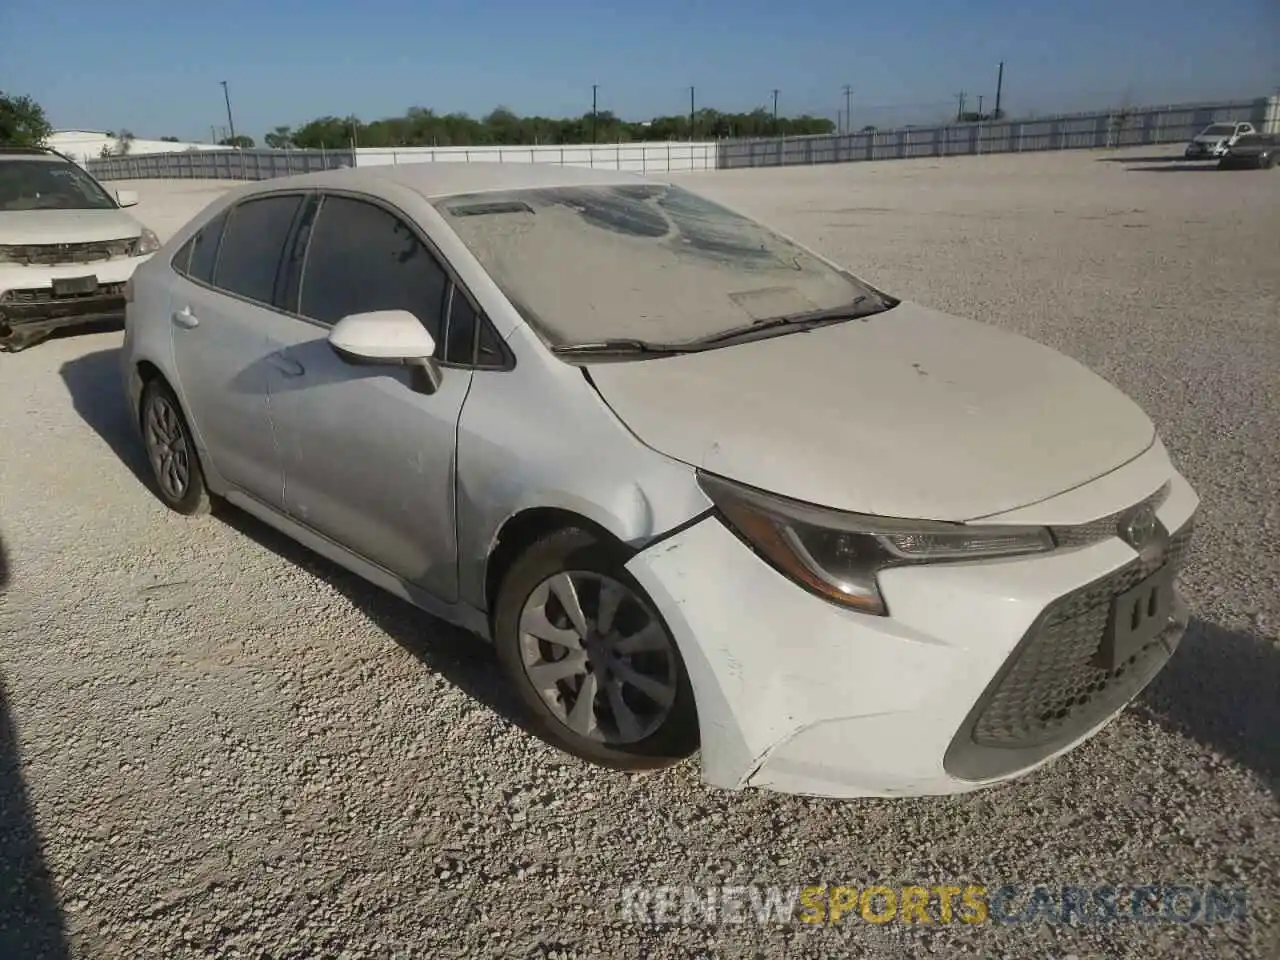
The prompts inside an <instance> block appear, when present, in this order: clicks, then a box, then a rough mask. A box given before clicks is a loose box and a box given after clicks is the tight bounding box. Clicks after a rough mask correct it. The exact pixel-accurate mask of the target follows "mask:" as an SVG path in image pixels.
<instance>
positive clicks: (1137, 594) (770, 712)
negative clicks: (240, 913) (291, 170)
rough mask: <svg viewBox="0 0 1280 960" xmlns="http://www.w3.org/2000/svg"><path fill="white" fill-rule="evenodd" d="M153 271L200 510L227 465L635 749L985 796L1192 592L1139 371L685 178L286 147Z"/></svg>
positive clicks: (284, 515) (260, 501) (834, 791)
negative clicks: (323, 163) (1100, 362)
mask: <svg viewBox="0 0 1280 960" xmlns="http://www.w3.org/2000/svg"><path fill="white" fill-rule="evenodd" d="M130 298H131V299H130V301H129V305H128V319H127V321H126V325H125V340H124V348H123V350H122V354H121V362H122V367H123V369H122V374H123V378H124V382H125V385H126V390H127V395H128V398H129V405H130V409H131V411H132V415H133V418H134V422H135V423H136V424H137V426H138V428H139V432H140V435H141V438H142V442H143V445H144V447H145V449H146V453H147V458H148V460H149V462H150V464H151V467H152V470H153V472H154V480H155V489H156V492H157V494H158V495H159V497H160V499H161V500H162V501H163V502H164V503H165V504H167V505H168V506H169V507H170V508H172V509H173V510H175V511H178V512H180V513H186V514H194V513H200V512H203V511H205V510H206V509H207V508H208V507H209V506H210V497H211V496H213V497H216V498H219V499H221V500H225V501H226V502H228V503H230V504H232V505H234V506H236V507H239V508H241V509H244V510H246V511H248V512H249V513H252V514H254V515H255V516H257V517H259V518H261V519H262V520H263V521H265V522H267V523H269V524H271V525H272V526H274V527H276V528H277V529H279V530H281V531H283V532H284V533H286V534H287V535H288V536H290V537H293V538H295V539H296V540H298V541H299V542H300V543H302V544H305V545H306V546H308V547H309V548H311V549H313V550H316V551H317V552H319V553H321V554H323V555H324V556H326V557H328V558H330V559H331V560H333V561H334V562H336V563H339V564H342V565H344V566H346V567H347V568H349V569H351V570H353V571H355V572H356V573H358V574H359V575H361V576H363V577H365V578H366V579H368V580H369V581H370V582H372V583H375V584H378V585H379V586H381V587H383V588H385V589H387V590H389V591H391V592H392V593H395V594H396V595H398V596H400V597H403V598H405V599H407V600H409V601H411V602H413V603H415V604H417V605H419V606H420V607H422V608H423V609H425V610H429V611H432V612H434V613H436V614H437V615H439V616H441V617H444V618H446V619H448V620H450V621H452V622H454V623H456V624H459V625H462V626H464V627H466V628H468V629H470V630H473V631H474V632H475V633H477V634H479V635H480V636H482V637H485V638H487V639H489V640H491V641H492V642H493V643H494V644H495V646H496V648H497V655H498V661H499V663H500V664H501V666H502V668H503V670H504V672H505V674H506V677H507V679H508V680H509V682H510V683H511V684H512V685H513V687H514V689H515V691H516V693H517V695H518V696H519V697H520V699H521V701H522V702H523V704H524V705H525V707H526V709H527V711H528V714H529V717H530V718H531V720H532V722H533V724H534V725H535V726H536V727H537V729H538V730H539V732H540V733H541V734H542V735H543V736H544V737H545V738H546V739H547V740H548V741H549V742H551V743H554V744H556V745H558V746H560V747H562V748H563V749H565V750H567V751H569V752H571V753H574V754H576V755H577V756H579V757H582V758H584V759H587V760H590V761H592V762H595V763H598V764H602V765H605V766H610V767H619V768H626V769H635V768H641V767H653V766H662V765H666V764H670V763H673V762H675V761H677V760H679V759H681V758H682V757H685V756H687V755H689V754H691V753H692V752H694V751H695V750H697V749H698V748H699V747H700V748H701V754H702V757H701V760H702V775H703V777H704V779H705V781H706V782H707V783H709V784H713V785H715V786H719V787H725V788H730V789H736V788H743V787H761V788H768V789H773V790H780V791H789V792H797V793H808V794H823V795H829V796H844V797H849V796H864V795H880V796H903V795H908V794H945V793H956V792H961V791H965V790H973V789H976V788H978V787H981V786H984V785H987V784H991V783H995V782H998V781H1000V780H1004V779H1007V778H1010V777H1014V776H1019V775H1021V774H1025V773H1027V772H1028V771H1029V770H1032V769H1034V768H1035V767H1037V766H1039V765H1041V764H1043V763H1045V762H1048V761H1049V760H1050V759H1052V758H1053V757H1055V756H1058V755H1059V754H1061V753H1063V752H1064V751H1067V750H1069V749H1071V748H1072V747H1074V746H1076V745H1077V744H1079V743H1080V742H1082V741H1083V740H1084V739H1086V738H1087V737H1089V736H1090V735H1092V734H1093V733H1095V732H1096V731H1098V730H1099V729H1101V728H1102V726H1104V725H1105V724H1106V723H1107V722H1108V721H1109V720H1110V719H1111V718H1112V717H1113V716H1115V714H1116V713H1117V712H1118V711H1119V710H1120V709H1121V708H1122V707H1123V706H1124V705H1125V704H1126V703H1128V702H1129V700H1131V699H1132V698H1133V697H1134V696H1135V695H1136V694H1137V693H1138V692H1139V691H1140V690H1141V689H1142V688H1143V687H1144V686H1145V685H1146V684H1147V683H1148V682H1149V681H1150V680H1151V679H1152V678H1153V677H1154V676H1155V675H1156V673H1157V672H1159V670H1160V669H1161V668H1162V667H1163V666H1164V664H1165V663H1166V661H1167V660H1168V659H1169V657H1170V655H1171V654H1172V653H1173V652H1174V650H1175V648H1176V647H1177V645H1178V643H1179V641H1180V639H1181V637H1182V635H1183V632H1184V630H1185V628H1186V626H1187V620H1188V614H1187V608H1186V605H1185V604H1184V603H1183V602H1182V601H1181V600H1180V599H1179V597H1178V593H1177V591H1176V589H1175V577H1176V575H1177V573H1178V570H1179V568H1180V566H1181V564H1182V560H1183V558H1184V555H1185V553H1186V550H1187V547H1188V543H1189V541H1190V538H1191V531H1192V522H1193V520H1192V518H1193V515H1194V513H1195V511H1196V506H1197V503H1198V499H1197V497H1196V494H1195V493H1194V491H1193V490H1192V488H1191V487H1190V486H1189V485H1188V484H1187V482H1186V480H1184V479H1183V478H1182V476H1181V475H1180V474H1179V473H1178V471H1177V470H1176V469H1175V467H1174V465H1173V464H1172V463H1171V462H1170V459H1169V457H1168V456H1167V454H1166V452H1165V448H1164V447H1163V445H1162V444H1161V442H1160V439H1159V437H1158V436H1157V434H1156V431H1155V428H1154V426H1153V425H1152V423H1151V421H1150V420H1149V419H1148V418H1147V417H1146V415H1145V414H1144V413H1143V412H1142V411H1141V410H1140V409H1139V408H1138V407H1137V406H1136V405H1135V404H1134V403H1133V402H1132V401H1130V400H1129V399H1128V398H1126V397H1125V396H1124V395H1123V394H1122V393H1120V391H1118V390H1117V389H1115V388H1114V387H1113V386H1111V385H1110V384H1108V383H1107V382H1106V381H1104V380H1102V379H1100V378H1099V377H1097V376H1096V375H1094V374H1093V373H1090V372H1089V371H1088V370H1087V369H1085V368H1084V367H1083V366H1081V365H1080V364H1078V363H1076V362H1075V361H1073V360H1071V359H1069V358H1067V357H1065V356H1063V355H1062V354H1060V353H1056V352H1054V351H1053V350H1051V349H1049V348H1048V347H1045V346H1042V345H1040V344H1038V343H1035V342H1033V341H1031V340H1027V339H1025V338H1022V337H1019V336H1016V335H1014V334H1012V333H1009V332H1006V331H1003V330H1000V329H997V328H996V327H993V326H990V325H987V324H983V323H978V322H974V321H972V320H962V319H959V318H956V317H952V316H948V315H946V314H943V313H940V312H938V311H936V310H932V309H929V308H928V307H925V306H922V305H920V304H915V303H908V302H904V301H901V300H899V299H897V298H895V297H892V296H890V295H888V294H886V293H884V292H882V291H879V290H876V289H875V288H873V287H872V286H870V285H869V284H867V283H865V282H864V281H862V280H860V279H858V278H857V277H856V276H854V275H853V274H852V273H851V272H849V271H848V270H847V269H845V268H843V267H840V266H838V265H836V264H834V263H832V262H831V261H829V260H826V259H824V258H823V257H821V256H819V255H818V254H816V253H815V252H813V251H812V250H809V249H807V248H805V247H803V246H801V245H800V244H798V243H796V242H794V241H792V240H790V239H788V238H787V237H785V236H782V235H780V234H778V233H776V232H775V231H773V230H770V229H769V228H767V227H765V226H763V225H762V224H760V223H758V222H756V221H754V220H752V219H750V218H748V217H745V216H743V215H741V214H739V213H735V212H734V211H732V210H728V209H726V208H724V207H722V206H719V205H717V204H714V203H711V202H709V201H707V200H706V199H704V198H702V197H700V196H698V195H696V194H694V193H692V192H690V191H688V190H685V189H682V188H681V187H679V186H677V185H673V184H670V183H666V182H662V181H658V180H650V179H645V178H641V177H639V176H635V175H632V174H626V173H619V172H612V171H601V170H588V169H583V168H576V167H557V166H552V165H549V164H519V163H505V164H496V163H494V164H489V163H473V164H462V163H439V164H437V163H422V164H404V165H400V166H385V167H373V168H366V169H359V168H357V169H354V170H342V171H330V172H327V173H319V174H308V175H306V176H300V177H289V178H284V179H279V180H271V181H265V182H263V183H259V184H254V185H251V186H247V187H240V188H236V189H234V190H232V191H230V192H229V193H227V194H226V195H225V196H224V197H221V198H219V199H218V200H216V201H214V202H213V203H212V204H211V205H210V206H209V207H208V208H207V209H206V210H205V211H204V212H203V213H202V214H201V215H200V216H198V217H196V218H195V219H194V220H193V221H192V222H191V223H189V224H188V225H187V226H186V227H184V228H183V229H182V230H180V231H179V232H178V233H177V234H176V235H175V236H174V237H173V238H172V239H171V240H169V241H168V242H167V243H166V244H165V246H164V247H163V248H162V249H161V251H160V252H159V253H158V254H157V255H156V256H155V257H153V258H152V260H151V261H150V262H149V263H147V264H145V265H143V267H142V268H141V269H139V270H138V272H137V274H135V276H134V279H133V282H132V283H131V284H130ZM294 620H295V622H293V623H291V624H290V629H294V630H299V631H303V632H305V631H306V629H307V625H306V621H305V617H302V618H294ZM424 628H425V629H427V630H430V629H431V628H430V625H429V624H425V623H424ZM317 656H319V657H323V656H324V653H323V652H322V651H317Z"/></svg>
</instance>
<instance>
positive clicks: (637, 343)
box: [551, 338, 687, 357]
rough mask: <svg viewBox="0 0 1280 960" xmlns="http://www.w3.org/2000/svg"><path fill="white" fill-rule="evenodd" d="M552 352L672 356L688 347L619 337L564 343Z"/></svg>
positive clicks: (568, 354)
mask: <svg viewBox="0 0 1280 960" xmlns="http://www.w3.org/2000/svg"><path fill="white" fill-rule="evenodd" d="M551 352H552V353H554V354H556V355H557V356H561V357H575V356H592V357H595V356H607V355H610V354H622V355H628V356H655V357H656V356H670V355H672V354H677V353H686V352H687V350H686V348H685V347H684V346H683V345H681V344H675V343H650V342H649V341H648V340H635V339H632V338H618V339H614V340H591V341H587V342H585V343H562V344H559V345H557V346H554V347H552V348H551Z"/></svg>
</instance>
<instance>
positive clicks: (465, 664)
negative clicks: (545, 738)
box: [214, 504, 537, 736]
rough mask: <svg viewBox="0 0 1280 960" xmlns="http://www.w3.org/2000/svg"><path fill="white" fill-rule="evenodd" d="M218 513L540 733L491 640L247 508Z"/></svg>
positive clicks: (501, 712) (511, 719) (455, 680)
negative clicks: (507, 679)
mask: <svg viewBox="0 0 1280 960" xmlns="http://www.w3.org/2000/svg"><path fill="white" fill-rule="evenodd" d="M214 515H215V516H216V517H217V518H218V519H219V520H221V521H222V522H223V523H225V524H227V526H229V527H231V528H233V529H234V530H235V531H236V532H238V533H240V534H242V535H243V536H246V537H249V538H250V539H252V540H253V541H255V542H256V543H258V544H259V545H261V546H263V547H265V548H266V549H268V550H270V551H271V552H272V553H274V554H276V555H277V556H278V557H280V558H281V559H282V560H285V561H286V562H288V563H290V564H292V565H294V566H296V567H299V568H301V569H303V570H305V571H307V572H308V573H310V574H311V575H312V576H314V577H318V578H319V579H321V580H323V581H324V582H325V583H327V584H328V585H329V586H331V587H333V588H334V589H335V590H337V591H338V592H339V593H341V594H342V595H343V596H344V597H346V598H347V600H349V601H350V602H351V604H352V605H353V606H354V607H355V608H356V609H357V610H359V611H360V612H361V613H362V614H363V615H364V616H365V617H367V618H368V619H369V621H370V622H372V623H373V624H374V625H376V626H377V627H378V628H379V629H380V630H382V632H383V633H385V634H387V636H389V637H390V638H391V639H392V640H394V641H395V642H396V643H397V644H399V645H400V647H401V648H403V649H404V650H405V651H406V652H408V653H410V654H411V655H413V656H414V657H415V658H416V659H417V660H418V661H419V662H420V663H422V665H423V666H425V667H426V668H427V669H428V670H430V671H431V672H432V673H435V674H438V675H440V676H441V677H443V678H444V679H446V680H448V681H449V682H450V683H452V684H453V685H454V686H455V687H457V688H458V689H459V690H461V691H462V692H463V693H465V694H466V695H467V696H469V697H471V698H472V699H473V700H476V701H478V702H479V703H481V704H483V705H484V706H486V707H488V708H489V709H490V710H492V711H493V712H494V713H496V714H498V716H500V717H501V718H502V719H504V720H505V721H507V722H508V723H510V724H512V725H514V726H516V727H519V728H520V729H521V730H523V731H525V732H526V733H528V734H531V735H533V736H537V733H536V732H535V731H534V730H533V729H532V727H531V726H529V724H528V722H527V720H526V719H525V716H524V714H523V712H522V710H521V708H520V703H519V701H518V700H517V699H516V698H515V696H514V695H513V694H512V693H511V691H510V688H509V687H508V686H507V684H506V683H505V681H504V680H503V677H502V673H501V671H500V668H499V665H498V658H497V655H496V654H495V653H494V651H493V647H492V646H490V645H489V644H488V643H486V642H485V641H483V640H481V639H480V638H479V637H477V636H475V635H474V634H472V633H469V632H467V631H466V630H462V629H461V628H459V627H455V626H453V625H452V624H450V623H446V622H445V621H443V620H440V619H438V618H436V617H433V616H432V615H431V614H429V613H426V612H424V611H422V610H419V609H418V608H417V607H415V606H413V605H412V604H410V603H408V602H406V601H404V600H401V599H400V598H399V597H395V596H392V595H391V594H389V593H387V592H386V591H385V590H382V589H381V588H379V587H375V586H373V585H372V584H371V583H368V582H367V581H365V580H363V579H362V578H360V577H358V576H356V575H355V574H354V573H351V572H350V571H348V570H347V569H345V568H344V567H340V566H338V565H337V564H336V563H333V562H332V561H330V560H328V559H326V558H325V557H322V556H320V554H318V553H314V552H312V551H311V550H309V549H307V548H306V547H304V546H302V544H300V543H298V542H297V541H295V540H292V539H290V538H289V537H287V536H285V535H284V534H282V533H280V532H279V531H278V530H276V529H275V528H274V527H271V526H268V525H267V524H265V523H263V522H262V521H261V520H259V519H258V518H257V517H254V516H252V515H250V514H248V513H245V512H244V511H243V510H238V509H236V508H235V507H232V506H229V505H227V504H219V505H217V506H216V507H215V510H214Z"/></svg>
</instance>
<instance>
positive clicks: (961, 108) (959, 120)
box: [956, 90, 964, 123]
mask: <svg viewBox="0 0 1280 960" xmlns="http://www.w3.org/2000/svg"><path fill="white" fill-rule="evenodd" d="M956 99H957V100H959V101H960V106H959V108H958V109H957V110H956V122H957V123H964V91H963V90H961V91H960V92H959V93H957V94H956Z"/></svg>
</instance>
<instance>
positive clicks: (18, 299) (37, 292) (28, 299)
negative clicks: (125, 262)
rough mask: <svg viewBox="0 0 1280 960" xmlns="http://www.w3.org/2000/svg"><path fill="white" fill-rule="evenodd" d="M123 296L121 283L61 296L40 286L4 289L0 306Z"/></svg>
mask: <svg viewBox="0 0 1280 960" xmlns="http://www.w3.org/2000/svg"><path fill="white" fill-rule="evenodd" d="M123 296H124V284H123V283H100V284H98V287H97V289H96V290H92V291H90V292H89V293H77V294H71V295H70V296H62V297H55V296H54V295H53V290H52V289H51V288H50V287H40V288H37V289H34V290H6V291H5V292H4V293H3V294H0V306H3V305H5V304H26V303H78V302H79V301H81V300H93V299H96V298H98V297H123Z"/></svg>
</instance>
